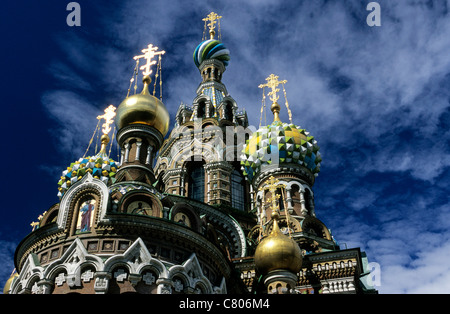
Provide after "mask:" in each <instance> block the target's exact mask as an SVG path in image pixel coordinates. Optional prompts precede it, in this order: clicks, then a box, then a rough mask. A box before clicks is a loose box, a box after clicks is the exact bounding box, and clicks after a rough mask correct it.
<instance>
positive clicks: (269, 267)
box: [254, 213, 303, 274]
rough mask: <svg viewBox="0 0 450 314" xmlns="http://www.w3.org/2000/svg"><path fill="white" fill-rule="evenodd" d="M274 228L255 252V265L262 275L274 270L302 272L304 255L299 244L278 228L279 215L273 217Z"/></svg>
mask: <svg viewBox="0 0 450 314" xmlns="http://www.w3.org/2000/svg"><path fill="white" fill-rule="evenodd" d="M272 216H273V218H274V220H273V228H272V231H271V233H270V234H269V235H268V236H267V237H265V238H263V239H262V240H261V242H260V243H259V244H258V246H257V247H256V250H255V255H254V259H255V265H256V268H257V269H258V271H259V272H260V273H261V274H267V273H269V272H270V271H273V270H289V271H291V272H293V273H297V272H298V271H300V269H301V267H302V263H303V258H302V253H301V250H300V247H299V246H298V244H297V243H296V242H295V241H294V240H293V239H291V238H290V237H288V236H286V235H284V234H283V233H282V232H281V231H280V228H279V227H278V222H277V218H278V213H275V214H274V215H272Z"/></svg>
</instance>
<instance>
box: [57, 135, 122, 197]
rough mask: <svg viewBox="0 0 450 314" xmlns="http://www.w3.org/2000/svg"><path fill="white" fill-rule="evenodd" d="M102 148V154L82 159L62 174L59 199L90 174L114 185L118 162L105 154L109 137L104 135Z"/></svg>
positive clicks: (59, 184) (107, 183)
mask: <svg viewBox="0 0 450 314" xmlns="http://www.w3.org/2000/svg"><path fill="white" fill-rule="evenodd" d="M101 140H102V148H101V150H100V152H99V153H98V154H97V155H95V156H92V157H82V158H80V159H78V160H77V161H75V162H73V163H71V164H70V165H69V167H67V169H66V170H64V171H63V172H62V175H61V179H60V180H59V182H58V190H59V192H58V197H59V198H60V199H61V198H62V196H63V195H64V193H65V192H66V191H67V189H68V188H70V187H71V186H72V185H73V184H74V183H75V182H77V181H79V180H81V178H83V176H84V175H86V173H90V174H91V175H92V176H93V177H94V178H96V179H100V180H102V181H103V182H104V183H105V184H106V185H111V184H113V183H114V182H115V181H116V179H115V175H116V172H117V168H118V167H117V164H116V162H115V161H114V160H113V159H111V158H109V157H108V155H107V154H106V153H105V150H106V145H107V144H108V142H109V137H108V135H102V138H101Z"/></svg>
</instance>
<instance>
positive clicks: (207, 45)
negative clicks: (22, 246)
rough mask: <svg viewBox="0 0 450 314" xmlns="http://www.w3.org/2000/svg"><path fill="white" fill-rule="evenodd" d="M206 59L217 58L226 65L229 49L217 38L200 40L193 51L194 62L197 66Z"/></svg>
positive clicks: (228, 59) (228, 58)
mask: <svg viewBox="0 0 450 314" xmlns="http://www.w3.org/2000/svg"><path fill="white" fill-rule="evenodd" d="M207 59H217V60H219V61H222V63H223V64H224V65H225V66H228V62H229V61H230V51H229V50H228V49H227V48H225V46H224V45H223V44H222V43H221V42H220V41H218V40H215V39H208V40H205V41H202V42H201V43H200V44H199V45H198V46H197V48H195V51H194V62H195V65H196V66H197V67H199V66H200V64H201V63H202V62H203V61H205V60H207Z"/></svg>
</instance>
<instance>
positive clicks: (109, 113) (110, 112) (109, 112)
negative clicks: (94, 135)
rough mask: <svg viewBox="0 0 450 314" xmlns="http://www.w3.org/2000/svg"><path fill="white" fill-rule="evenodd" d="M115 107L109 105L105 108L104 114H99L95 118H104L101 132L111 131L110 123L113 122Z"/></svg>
mask: <svg viewBox="0 0 450 314" xmlns="http://www.w3.org/2000/svg"><path fill="white" fill-rule="evenodd" d="M115 111H116V107H114V106H113V105H109V107H108V108H106V109H105V114H103V115H101V116H97V119H98V120H100V119H105V123H103V125H102V127H103V129H102V132H103V134H108V133H109V132H110V131H111V124H112V123H113V122H114V120H113V119H114V117H115V116H116V112H115Z"/></svg>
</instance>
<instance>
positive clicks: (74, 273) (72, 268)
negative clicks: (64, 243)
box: [44, 238, 103, 287]
mask: <svg viewBox="0 0 450 314" xmlns="http://www.w3.org/2000/svg"><path fill="white" fill-rule="evenodd" d="M86 266H92V267H93V268H94V269H95V270H97V271H99V270H102V269H103V260H102V259H101V258H100V257H98V256H96V255H93V254H89V253H88V251H87V250H86V248H85V247H84V245H83V243H82V242H81V240H80V239H79V238H76V239H75V241H74V242H72V244H71V245H70V246H69V247H68V248H67V250H66V251H65V252H64V254H63V255H62V256H61V258H60V259H58V260H56V261H54V262H53V263H51V264H49V265H48V266H47V268H46V269H45V272H44V277H45V278H47V279H50V280H51V281H54V280H55V278H56V276H57V275H58V274H59V273H61V272H62V271H65V272H66V275H65V277H66V278H65V280H66V281H67V284H68V285H69V286H70V287H73V286H80V285H81V270H82V268H85V267H86Z"/></svg>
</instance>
